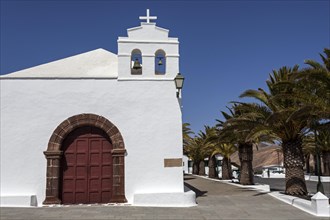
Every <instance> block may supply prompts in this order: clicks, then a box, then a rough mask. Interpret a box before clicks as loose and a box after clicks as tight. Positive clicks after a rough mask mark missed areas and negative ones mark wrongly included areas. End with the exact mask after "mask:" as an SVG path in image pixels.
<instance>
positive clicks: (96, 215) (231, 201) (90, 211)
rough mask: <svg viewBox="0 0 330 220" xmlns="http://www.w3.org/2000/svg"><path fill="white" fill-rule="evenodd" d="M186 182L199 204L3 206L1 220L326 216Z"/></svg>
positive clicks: (220, 186) (192, 179)
mask: <svg viewBox="0 0 330 220" xmlns="http://www.w3.org/2000/svg"><path fill="white" fill-rule="evenodd" d="M185 182H186V184H187V186H188V187H190V188H192V189H193V190H194V191H195V192H196V194H197V202H198V206H195V207H190V208H160V207H157V208H156V207H134V206H69V207H43V208H4V207H2V208H1V209H0V211H1V215H0V217H1V218H0V219H1V220H7V219H35V220H38V219H262V220H264V219H299V220H301V219H306V220H307V219H308V220H312V219H328V218H320V217H315V216H312V215H309V214H307V213H305V212H302V211H301V210H299V209H297V208H294V207H292V206H290V205H287V204H285V203H283V202H281V201H278V200H276V199H274V198H272V197H271V196H269V195H267V194H264V193H260V192H257V191H252V190H248V189H245V188H239V187H236V186H233V185H229V184H226V183H221V182H215V181H211V180H207V179H203V178H199V177H196V176H185Z"/></svg>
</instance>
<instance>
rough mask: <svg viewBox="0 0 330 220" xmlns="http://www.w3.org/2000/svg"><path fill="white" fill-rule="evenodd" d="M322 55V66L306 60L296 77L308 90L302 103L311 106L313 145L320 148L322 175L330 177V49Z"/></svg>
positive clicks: (326, 49)
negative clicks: (312, 113)
mask: <svg viewBox="0 0 330 220" xmlns="http://www.w3.org/2000/svg"><path fill="white" fill-rule="evenodd" d="M323 52H324V54H325V55H322V54H320V57H321V59H322V61H323V64H321V63H318V62H316V61H314V60H306V61H305V63H306V64H307V65H309V68H306V69H304V70H303V71H302V73H301V74H300V75H297V76H296V77H297V78H298V79H300V81H301V82H302V85H304V84H305V85H304V86H302V87H303V88H306V89H307V90H308V93H307V96H305V99H304V101H305V102H306V103H307V104H308V105H309V106H312V107H313V108H314V109H315V111H314V121H313V123H312V126H311V129H314V131H315V133H318V135H317V137H316V140H317V143H315V145H316V146H317V149H316V150H317V151H318V148H321V151H322V152H321V154H322V160H323V168H324V173H323V174H324V175H328V176H329V175H330V162H329V161H330V144H329V139H330V137H329V135H330V134H329V130H330V49H328V48H325V49H324V51H323Z"/></svg>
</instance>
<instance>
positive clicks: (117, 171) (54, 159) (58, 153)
mask: <svg viewBox="0 0 330 220" xmlns="http://www.w3.org/2000/svg"><path fill="white" fill-rule="evenodd" d="M83 126H94V127H97V128H100V129H102V130H103V131H104V132H105V133H106V134H107V135H108V136H109V138H110V140H111V142H112V145H113V150H112V152H111V153H112V159H113V195H112V198H111V201H110V202H113V203H124V202H127V200H126V197H125V173H124V171H125V161H124V156H125V153H126V149H125V145H124V140H123V138H122V136H121V133H120V132H119V130H118V128H117V127H116V126H115V125H114V124H112V123H111V122H110V121H109V120H108V119H106V118H104V117H103V116H99V115H95V114H80V115H75V116H72V117H70V118H68V119H66V120H65V121H63V122H62V123H61V124H60V125H59V126H58V127H57V128H56V129H55V130H54V132H53V134H52V136H51V137H50V139H49V142H48V148H47V151H44V154H45V156H46V159H47V180H46V199H45V201H44V202H43V204H45V205H49V204H61V202H62V201H61V200H60V198H59V184H60V164H61V163H60V161H61V158H62V150H61V146H62V142H63V140H64V139H65V137H66V136H67V135H68V134H69V133H70V132H71V131H73V130H74V129H76V128H78V127H83Z"/></svg>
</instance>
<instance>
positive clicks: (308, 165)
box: [305, 154, 311, 173]
mask: <svg viewBox="0 0 330 220" xmlns="http://www.w3.org/2000/svg"><path fill="white" fill-rule="evenodd" d="M310 157H311V155H310V154H306V155H305V164H306V173H311V167H310V164H309V159H310Z"/></svg>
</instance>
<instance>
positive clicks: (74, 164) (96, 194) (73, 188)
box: [61, 127, 112, 204]
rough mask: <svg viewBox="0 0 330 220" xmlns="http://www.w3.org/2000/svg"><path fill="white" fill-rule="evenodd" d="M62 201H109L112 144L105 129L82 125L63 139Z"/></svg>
mask: <svg viewBox="0 0 330 220" xmlns="http://www.w3.org/2000/svg"><path fill="white" fill-rule="evenodd" d="M62 149H63V153H64V154H63V157H62V161H61V170H62V172H61V174H62V175H61V180H62V181H61V183H62V184H61V191H62V194H61V198H62V203H63V204H90V203H108V202H109V201H110V198H111V194H112V155H111V150H112V145H111V142H110V140H109V139H108V138H107V136H106V135H105V134H104V132H103V131H102V130H100V129H98V128H95V127H82V128H78V129H76V130H74V131H73V132H71V133H70V134H69V135H68V137H67V138H66V139H65V140H64V142H63V147H62Z"/></svg>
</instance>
